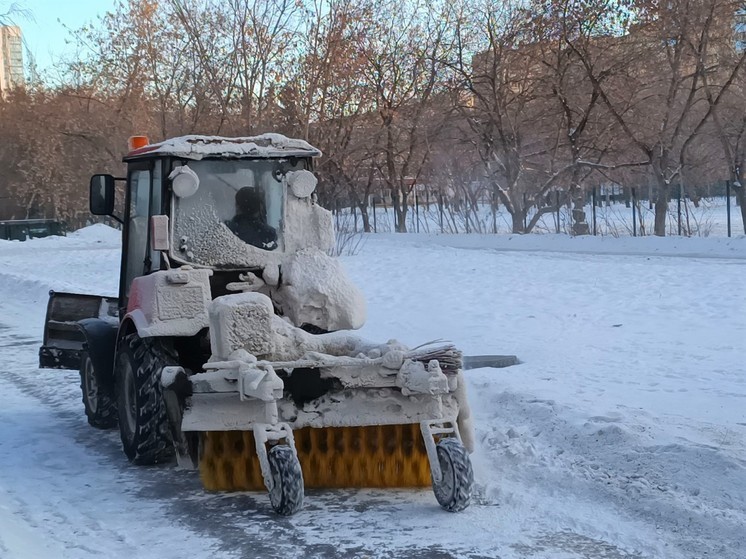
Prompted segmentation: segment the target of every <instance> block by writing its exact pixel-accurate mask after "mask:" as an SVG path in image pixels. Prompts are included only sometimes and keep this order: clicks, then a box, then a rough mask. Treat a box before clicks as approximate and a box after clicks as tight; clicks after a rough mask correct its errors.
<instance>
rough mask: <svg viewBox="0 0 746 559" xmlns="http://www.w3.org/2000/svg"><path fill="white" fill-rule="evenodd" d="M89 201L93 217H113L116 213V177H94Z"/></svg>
mask: <svg viewBox="0 0 746 559" xmlns="http://www.w3.org/2000/svg"><path fill="white" fill-rule="evenodd" d="M89 201H90V208H91V213H92V214H93V215H112V214H113V213H114V177H112V176H111V175H93V176H92V177H91V197H90V200H89Z"/></svg>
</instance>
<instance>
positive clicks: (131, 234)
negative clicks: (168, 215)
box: [119, 160, 162, 316]
mask: <svg viewBox="0 0 746 559" xmlns="http://www.w3.org/2000/svg"><path fill="white" fill-rule="evenodd" d="M160 170H161V161H160V160H157V161H149V162H145V163H140V162H138V163H135V164H131V165H130V166H129V170H128V172H127V193H126V198H125V205H126V208H125V216H124V238H123V241H124V242H123V247H122V248H123V250H122V264H121V274H120V284H119V309H120V316H123V315H124V313H125V312H126V308H127V301H128V298H129V292H130V286H131V285H132V280H134V279H135V278H137V277H140V276H143V275H145V274H149V273H150V272H152V271H154V270H158V269H160V259H159V255H158V253H157V252H154V251H151V250H150V217H151V216H152V215H154V214H158V213H160V212H161V188H162V184H161V182H162V181H161V173H160Z"/></svg>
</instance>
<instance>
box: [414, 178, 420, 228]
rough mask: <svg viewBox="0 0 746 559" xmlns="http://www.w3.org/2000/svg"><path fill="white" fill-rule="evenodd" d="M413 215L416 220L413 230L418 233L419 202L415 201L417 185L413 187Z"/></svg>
mask: <svg viewBox="0 0 746 559" xmlns="http://www.w3.org/2000/svg"><path fill="white" fill-rule="evenodd" d="M414 215H415V217H416V218H417V223H416V224H415V229H416V230H417V232H418V233H419V232H420V201H419V200H418V199H417V185H415V186H414Z"/></svg>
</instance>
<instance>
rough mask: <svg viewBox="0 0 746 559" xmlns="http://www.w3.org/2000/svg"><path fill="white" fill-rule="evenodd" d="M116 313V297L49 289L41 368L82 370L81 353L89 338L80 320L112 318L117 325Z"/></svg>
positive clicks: (40, 351)
mask: <svg viewBox="0 0 746 559" xmlns="http://www.w3.org/2000/svg"><path fill="white" fill-rule="evenodd" d="M116 313H117V299H115V298H110V297H101V296H98V295H82V294H80V293H64V292H58V291H50V292H49V302H48V303H47V316H46V319H45V320H44V342H43V345H42V346H41V348H40V349H39V367H41V368H46V369H73V370H77V369H79V368H80V352H81V351H82V350H83V345H84V344H85V341H86V338H85V334H84V332H83V330H82V329H81V328H80V326H79V323H80V321H81V320H85V319H88V318H101V319H107V317H109V318H110V319H112V320H113V322H114V323H115V324H116V323H118V320H117V318H116V316H117V314H116Z"/></svg>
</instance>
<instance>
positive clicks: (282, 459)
mask: <svg viewBox="0 0 746 559" xmlns="http://www.w3.org/2000/svg"><path fill="white" fill-rule="evenodd" d="M267 458H268V460H269V468H270V472H271V473H272V489H271V490H270V492H269V501H270V503H271V504H272V508H273V509H274V510H275V512H276V513H277V514H281V515H283V516H290V515H291V514H294V513H296V512H298V511H299V510H300V508H301V507H302V506H303V472H302V471H301V468H300V462H299V461H298V457H297V456H296V454H295V452H293V449H292V448H290V447H289V446H287V445H276V446H273V447H272V448H271V449H270V450H269V452H268V453H267Z"/></svg>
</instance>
